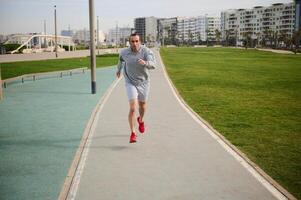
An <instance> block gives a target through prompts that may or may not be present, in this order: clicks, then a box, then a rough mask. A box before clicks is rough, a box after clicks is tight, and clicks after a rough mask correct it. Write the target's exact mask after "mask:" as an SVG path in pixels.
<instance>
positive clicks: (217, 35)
mask: <svg viewBox="0 0 301 200" xmlns="http://www.w3.org/2000/svg"><path fill="white" fill-rule="evenodd" d="M221 35H222V33H221V32H220V31H219V30H218V29H215V38H216V41H217V43H218V44H219V43H220V40H221Z"/></svg>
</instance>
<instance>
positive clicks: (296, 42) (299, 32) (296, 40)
mask: <svg viewBox="0 0 301 200" xmlns="http://www.w3.org/2000/svg"><path fill="white" fill-rule="evenodd" d="M300 39H301V28H300V29H299V30H297V31H295V32H294V33H293V37H292V42H293V44H294V45H295V49H294V53H295V54H296V53H297V49H298V48H299V45H300Z"/></svg>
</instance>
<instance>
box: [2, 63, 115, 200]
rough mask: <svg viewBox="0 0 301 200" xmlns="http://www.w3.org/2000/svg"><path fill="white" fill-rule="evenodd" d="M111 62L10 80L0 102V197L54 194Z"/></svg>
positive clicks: (108, 80)
mask: <svg viewBox="0 0 301 200" xmlns="http://www.w3.org/2000/svg"><path fill="white" fill-rule="evenodd" d="M115 69H116V68H115V67H107V68H101V69H97V94H96V95H92V94H91V79H90V71H86V72H85V74H82V73H79V74H73V75H72V76H63V78H57V77H44V78H41V79H39V80H36V81H34V82H33V81H29V80H28V81H25V82H24V83H23V84H22V83H13V84H10V85H8V87H7V88H5V89H4V99H3V100H2V101H0V155H1V156H0V199H5V200H10V199H23V200H24V199H30V200H35V199H57V197H58V194H59V192H60V190H61V187H62V185H63V183H64V180H65V177H66V175H67V173H68V170H69V167H70V164H71V162H72V160H73V157H74V155H75V152H76V150H77V148H78V145H79V143H80V140H81V137H82V135H83V131H84V129H85V126H86V124H87V122H88V120H89V118H90V116H91V113H92V111H93V109H94V108H95V106H96V104H97V102H98V101H99V100H100V98H101V97H102V95H103V94H104V92H105V91H106V90H107V89H108V87H109V86H110V85H111V84H112V82H113V81H114V79H115V71H116V70H115Z"/></svg>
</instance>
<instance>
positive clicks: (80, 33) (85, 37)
mask: <svg viewBox="0 0 301 200" xmlns="http://www.w3.org/2000/svg"><path fill="white" fill-rule="evenodd" d="M72 39H73V41H74V42H75V43H76V44H85V45H89V42H90V31H89V30H87V29H83V30H77V31H75V33H74V35H73V36H72Z"/></svg>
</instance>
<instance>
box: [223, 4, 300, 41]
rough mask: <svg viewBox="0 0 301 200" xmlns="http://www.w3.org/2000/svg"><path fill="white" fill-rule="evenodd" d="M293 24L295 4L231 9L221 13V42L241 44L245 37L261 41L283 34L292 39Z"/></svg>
mask: <svg viewBox="0 0 301 200" xmlns="http://www.w3.org/2000/svg"><path fill="white" fill-rule="evenodd" d="M294 24H295V4H294V3H287V4H282V3H277V4H273V5H271V6H269V7H262V6H256V7H254V8H252V9H232V10H227V11H224V12H222V13H221V31H222V38H223V40H229V39H232V40H234V41H235V43H236V44H241V43H242V41H243V40H244V39H245V38H246V37H250V38H252V39H253V40H258V41H261V40H262V39H263V38H264V37H267V35H269V36H270V37H275V36H277V35H278V36H279V35H280V34H284V35H286V36H287V37H292V34H293V32H294Z"/></svg>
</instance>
